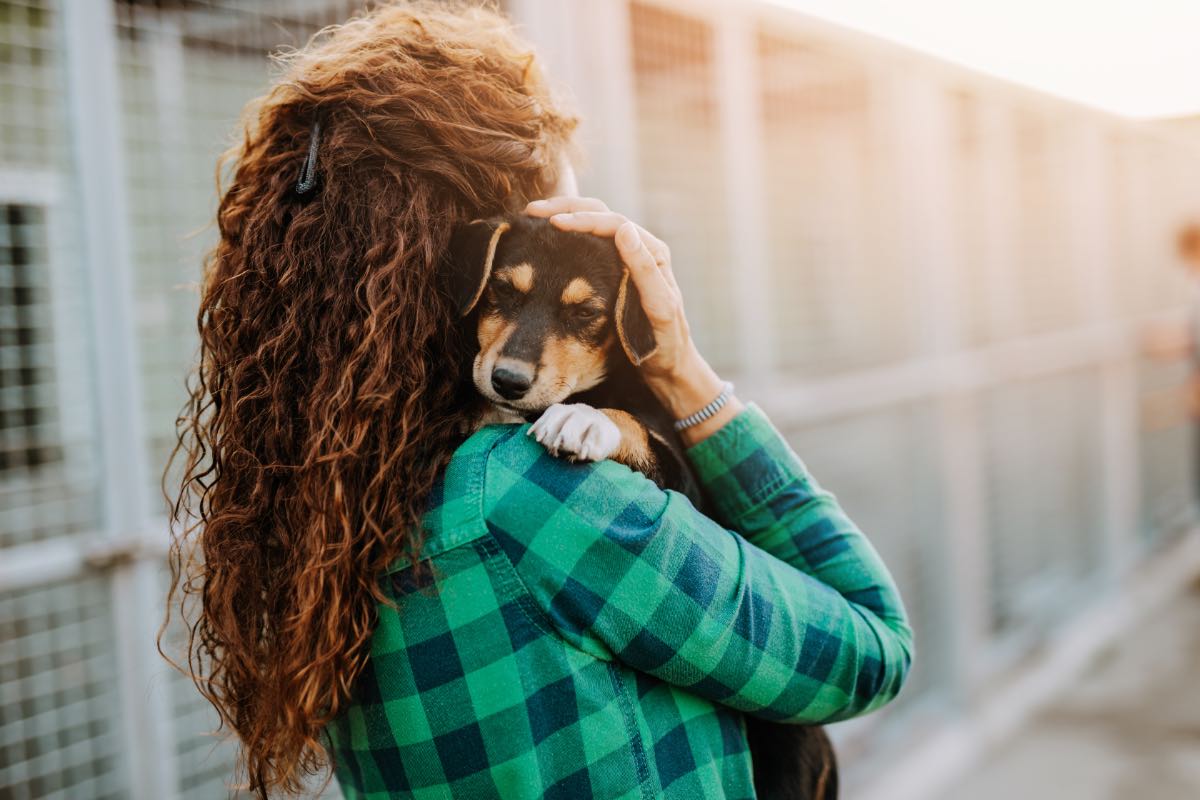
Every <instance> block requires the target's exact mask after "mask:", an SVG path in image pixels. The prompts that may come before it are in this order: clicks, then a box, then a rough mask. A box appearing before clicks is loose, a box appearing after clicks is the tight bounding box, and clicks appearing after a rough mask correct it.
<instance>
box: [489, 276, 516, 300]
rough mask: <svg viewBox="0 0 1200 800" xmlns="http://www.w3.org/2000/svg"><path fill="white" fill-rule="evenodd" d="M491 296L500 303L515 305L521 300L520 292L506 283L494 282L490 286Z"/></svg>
mask: <svg viewBox="0 0 1200 800" xmlns="http://www.w3.org/2000/svg"><path fill="white" fill-rule="evenodd" d="M492 296H493V297H495V298H496V300H498V301H500V302H502V303H515V302H517V301H519V300H520V299H521V296H522V292H521V290H520V289H518V288H517V287H515V286H513V285H512V284H511V283H509V282H508V281H496V282H495V283H493V284H492Z"/></svg>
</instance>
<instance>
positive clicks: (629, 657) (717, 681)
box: [483, 408, 912, 722]
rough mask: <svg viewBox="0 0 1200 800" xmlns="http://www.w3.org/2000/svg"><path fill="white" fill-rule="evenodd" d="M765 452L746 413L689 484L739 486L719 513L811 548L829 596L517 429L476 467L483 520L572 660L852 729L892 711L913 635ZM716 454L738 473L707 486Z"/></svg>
mask: <svg viewBox="0 0 1200 800" xmlns="http://www.w3.org/2000/svg"><path fill="white" fill-rule="evenodd" d="M775 436H776V435H775V434H774V431H773V429H772V428H771V426H770V424H769V423H767V422H766V419H765V417H763V416H762V415H761V412H758V411H757V410H756V409H754V408H750V409H747V410H745V411H743V412H742V413H741V414H739V416H738V417H737V418H735V419H734V420H733V421H732V422H731V423H729V424H728V425H726V426H725V427H724V428H722V429H721V430H720V431H718V432H716V433H715V434H713V435H712V436H711V437H710V439H709V440H708V441H707V442H706V443H705V444H706V446H708V449H709V451H710V452H708V454H707V455H704V456H703V458H704V459H707V462H705V461H702V462H701V465H702V467H701V468H702V470H704V471H705V477H706V478H708V479H710V485H711V486H714V487H717V486H720V485H722V483H723V482H726V481H734V482H736V483H737V484H738V488H737V489H736V490H735V491H734V494H735V495H736V497H737V498H738V500H736V501H733V502H732V503H730V504H727V508H728V509H729V510H730V511H733V512H734V513H737V514H738V515H739V516H743V517H747V518H749V519H750V520H751V524H752V525H758V524H759V523H758V522H756V521H755V520H756V519H760V518H765V517H766V516H769V515H775V516H777V517H778V518H779V520H780V522H778V523H776V524H774V525H764V526H762V527H763V530H766V529H767V528H777V527H779V526H781V525H782V526H789V527H790V531H791V533H792V534H793V536H794V537H795V538H796V539H797V540H798V541H803V540H804V539H805V537H806V536H812V537H813V538H814V541H821V542H826V543H827V544H825V545H823V546H821V547H818V548H816V549H813V548H808V549H805V550H804V557H805V561H806V565H807V566H808V567H810V568H811V569H812V571H813V572H814V573H815V574H821V575H823V576H824V577H825V578H827V579H828V581H829V582H823V581H822V580H818V579H817V578H816V577H814V575H813V574H808V573H807V572H806V571H803V570H801V569H797V568H796V567H794V566H792V565H791V564H788V563H786V562H784V561H782V560H780V559H779V558H776V557H775V556H773V555H771V554H770V553H768V552H766V551H765V550H763V549H760V548H759V547H756V546H754V545H753V544H751V543H750V542H749V541H747V540H746V539H745V538H743V537H741V536H739V535H737V534H736V533H733V532H731V531H728V530H726V529H724V528H722V527H721V526H720V525H718V524H717V523H716V522H714V521H713V520H711V519H709V518H708V517H706V516H704V515H703V514H701V513H700V512H699V511H697V510H696V509H695V508H694V507H693V506H692V505H691V503H689V502H688V500H687V499H686V498H685V497H683V496H682V495H680V494H677V493H675V492H664V491H662V490H661V489H659V488H658V487H657V486H655V485H654V484H653V483H652V482H650V481H649V480H647V479H646V478H645V477H643V476H642V475H640V474H638V473H635V472H632V471H631V470H629V469H628V468H627V467H624V466H622V465H620V464H617V463H616V462H613V461H605V462H600V463H591V464H570V463H567V462H564V461H562V460H559V459H555V458H554V457H552V456H550V455H549V454H548V453H546V451H545V450H544V449H543V448H542V447H541V445H539V444H537V442H535V441H533V440H532V439H530V438H529V437H527V436H525V435H524V429H523V428H522V429H514V430H513V432H512V433H510V434H508V435H507V436H506V437H505V438H503V439H501V440H500V441H499V442H498V443H497V445H496V446H495V447H494V449H493V450H492V452H491V454H490V455H489V458H488V462H487V467H486V471H485V479H484V487H483V495H484V497H483V506H484V507H483V511H484V517H485V520H486V522H487V525H488V528H489V529H490V530H491V532H492V534H493V535H494V536H495V538H496V540H497V541H498V542H499V544H500V546H501V547H502V548H503V549H504V550H505V552H506V553H507V554H508V557H509V559H510V560H511V561H512V563H513V565H514V566H515V568H516V571H517V574H518V575H519V576H520V578H521V579H522V581H523V582H524V584H525V586H526V588H527V589H528V590H529V592H530V594H531V595H532V597H533V599H534V601H535V603H536V605H537V606H538V608H539V609H540V612H541V614H542V616H543V619H544V622H545V624H547V625H548V626H551V627H553V629H554V630H555V631H556V632H557V633H558V634H559V635H561V636H562V637H563V638H565V639H566V640H567V641H569V642H571V643H572V644H574V645H575V646H577V647H579V648H580V649H583V650H585V651H587V652H590V653H592V654H593V655H595V656H596V657H598V658H602V659H609V660H617V661H620V662H622V663H625V664H627V665H629V666H630V667H633V668H635V669H638V670H641V671H643V672H647V673H650V674H652V675H655V676H657V677H659V678H661V679H662V680H665V681H667V682H670V683H673V684H676V685H678V686H681V687H683V688H686V689H688V690H689V691H692V692H694V693H696V694H699V695H701V696H704V697H707V698H709V699H711V700H713V701H716V702H720V703H723V704H725V705H728V706H731V707H734V708H737V709H739V710H742V711H745V712H747V713H751V714H754V715H756V716H762V717H765V718H768V719H772V720H779V721H788V722H828V721H833V720H838V719H844V718H847V717H851V716H855V715H857V714H861V713H864V712H866V711H869V710H871V709H873V708H876V707H878V706H880V705H882V704H884V703H886V702H887V701H888V700H890V699H891V698H893V697H895V695H896V693H897V692H898V691H899V689H900V686H901V684H902V683H903V681H904V678H905V676H906V674H907V672H908V668H909V664H910V662H911V646H912V634H911V631H910V630H909V627H908V624H907V620H906V617H905V615H904V610H903V607H902V606H901V605H900V601H899V597H898V596H897V594H896V592H895V588H894V586H893V585H892V582H891V579H890V577H889V576H888V574H887V570H886V569H885V568H884V566H883V564H882V563H880V561H879V558H878V556H877V555H875V553H874V550H873V549H871V547H870V545H869V544H868V543H867V542H866V539H865V538H864V537H862V534H861V533H859V532H858V531H857V529H856V528H854V527H853V525H852V523H850V522H849V520H848V519H846V517H845V515H844V514H842V512H841V510H840V509H839V508H838V507H837V504H836V503H835V502H834V501H833V499H832V498H831V497H830V496H829V495H828V494H826V493H824V492H822V491H821V490H820V489H818V488H817V487H816V486H815V485H814V484H813V483H812V482H811V480H810V479H808V477H807V475H806V474H804V473H803V471H802V469H801V471H800V472H795V473H792V472H791V470H793V469H795V468H797V467H798V465H799V462H798V460H796V461H792V460H790V459H789V460H785V461H784V462H782V463H780V462H779V461H778V460H777V459H778V456H777V450H778V447H779V446H780V445H782V443H781V442H778V441H777V440H776V439H775V438H774V437H775ZM782 446H783V447H785V448H786V445H782ZM723 454H736V456H737V457H736V458H734V459H732V460H729V461H724V462H722V463H723V464H724V469H718V470H715V471H707V470H709V467H711V466H713V465H715V464H717V462H718V460H719V459H721V458H722V457H723ZM705 463H707V464H708V466H703V465H704V464H705ZM785 474H790V475H791V478H790V479H786V480H783V481H781V480H780V476H781V475H785ZM830 531H836V534H831V533H830ZM835 538H836V539H837V541H838V542H840V543H841V544H839V545H836V546H835V545H830V544H828V542H831V541H832V540H833V539H835Z"/></svg>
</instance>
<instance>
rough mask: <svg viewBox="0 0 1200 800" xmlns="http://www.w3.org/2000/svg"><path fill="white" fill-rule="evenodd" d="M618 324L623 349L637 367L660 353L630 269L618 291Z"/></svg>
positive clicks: (618, 333) (622, 278) (618, 336)
mask: <svg viewBox="0 0 1200 800" xmlns="http://www.w3.org/2000/svg"><path fill="white" fill-rule="evenodd" d="M616 324H617V338H618V339H620V340H621V349H623V350H624V351H625V355H627V356H629V360H630V361H632V362H633V363H634V365H635V366H636V365H638V364H641V363H642V362H643V361H645V360H646V359H647V358H649V357H650V356H652V355H654V354H655V353H656V352H657V351H658V343H657V342H655V341H654V329H653V328H651V327H650V318H649V317H647V316H646V312H645V310H644V309H643V308H642V295H641V294H640V293H639V292H638V288H637V284H636V283H634V282H633V278H631V277H630V276H629V270H628V269H627V270H625V274H624V275H622V276H621V286H620V288H618V289H617V307H616Z"/></svg>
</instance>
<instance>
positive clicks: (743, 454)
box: [688, 403, 912, 648]
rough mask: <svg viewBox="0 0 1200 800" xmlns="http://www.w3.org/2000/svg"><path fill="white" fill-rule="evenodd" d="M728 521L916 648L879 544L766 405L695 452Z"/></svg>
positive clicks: (737, 420) (703, 476)
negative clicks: (813, 471) (822, 482)
mask: <svg viewBox="0 0 1200 800" xmlns="http://www.w3.org/2000/svg"><path fill="white" fill-rule="evenodd" d="M688 458H689V459H690V460H691V462H692V465H693V466H694V467H695V469H696V474H697V477H698V478H699V479H700V482H701V484H702V485H703V486H704V489H705V491H706V492H707V494H708V497H709V498H711V500H712V503H713V505H714V506H715V507H716V513H717V517H718V519H720V520H721V522H722V523H724V524H725V525H727V526H728V527H730V528H732V529H733V530H735V531H737V532H738V533H740V534H741V535H742V536H744V537H746V539H747V540H748V541H750V542H751V543H752V544H754V545H755V546H756V547H760V548H762V549H763V550H766V551H767V552H769V553H771V554H772V555H774V556H775V557H776V558H779V559H782V560H783V561H786V562H787V563H788V564H791V565H792V566H793V567H795V568H797V569H799V570H802V571H804V572H806V573H808V574H809V575H812V576H813V577H815V578H817V580H819V581H821V582H822V583H824V584H826V585H828V586H832V587H833V588H834V589H836V590H837V591H838V592H839V593H840V594H841V595H842V596H844V597H845V598H846V599H847V600H849V601H851V602H852V603H855V604H857V605H860V606H862V607H863V608H864V609H865V610H867V611H869V612H870V613H872V614H874V615H875V616H878V617H879V618H881V619H883V620H886V621H887V623H888V625H889V626H890V627H891V628H892V629H893V630H894V631H895V633H896V635H897V636H900V637H902V638H904V639H905V641H906V643H907V645H908V646H909V647H910V648H911V638H912V632H911V630H910V629H909V627H908V618H907V615H906V614H905V611H904V604H903V603H902V602H901V600H900V593H899V591H898V590H897V589H896V585H895V583H894V581H893V580H892V576H891V574H890V573H889V572H888V570H887V568H886V567H885V566H884V565H883V561H882V560H881V559H880V558H879V554H878V553H876V551H875V548H874V547H873V546H872V545H871V542H870V541H869V540H868V539H867V537H866V536H864V535H863V533H862V531H860V530H859V529H858V526H856V525H855V524H854V523H853V522H852V521H851V520H850V518H849V517H848V516H846V513H845V512H844V511H843V510H842V508H841V506H839V505H838V502H837V500H836V499H835V498H834V496H833V495H832V494H830V493H829V492H827V491H825V490H823V489H822V488H821V487H820V486H818V485H817V482H816V481H815V480H814V479H813V478H812V476H811V475H809V474H808V471H807V470H806V469H805V467H804V464H803V463H802V462H801V461H800V458H799V456H797V455H796V453H795V452H794V451H793V450H792V448H791V447H789V446H788V443H787V441H786V440H784V438H783V436H781V435H780V434H779V432H778V431H777V430H775V427H774V426H773V425H772V424H771V422H770V420H769V419H767V416H766V414H764V413H763V412H762V411H761V410H760V409H759V408H758V406H756V405H754V404H753V403H751V404H750V405H749V406H748V407H747V408H746V410H745V411H743V412H742V413H740V414H739V415H738V416H737V417H736V418H734V419H733V420H731V421H730V422H729V423H728V424H726V425H725V427H723V428H722V429H721V430H719V431H717V432H716V433H715V434H713V435H712V436H710V437H709V438H708V439H705V440H704V441H703V442H701V443H699V444H697V445H694V446H693V447H691V448H689V449H688Z"/></svg>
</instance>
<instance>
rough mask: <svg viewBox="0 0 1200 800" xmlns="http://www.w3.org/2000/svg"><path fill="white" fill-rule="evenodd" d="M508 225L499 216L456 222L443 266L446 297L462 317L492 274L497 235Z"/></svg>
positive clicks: (500, 234) (477, 301)
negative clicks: (448, 294)
mask: <svg viewBox="0 0 1200 800" xmlns="http://www.w3.org/2000/svg"><path fill="white" fill-rule="evenodd" d="M510 227H512V226H511V225H510V224H509V223H508V222H506V221H505V220H503V219H501V218H500V217H493V218H492V219H477V220H474V221H473V222H469V223H467V224H466V225H460V226H459V227H458V228H456V229H455V231H454V234H453V235H452V236H451V237H450V252H449V257H448V258H447V259H446V264H445V266H444V269H445V270H446V271H447V272H448V273H449V274H448V275H447V284H448V286H449V289H450V297H451V298H452V299H453V300H454V305H455V307H456V308H457V309H458V313H459V316H463V317H465V316H466V315H467V314H470V313H471V311H473V310H474V309H475V306H476V305H478V304H479V298H480V297H482V296H483V289H484V287H485V286H487V282H488V279H489V278H491V277H492V262H493V261H494V260H495V259H496V247H497V246H498V245H499V244H500V237H501V236H503V235H504V232H505V231H507V230H508V229H509V228H510Z"/></svg>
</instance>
